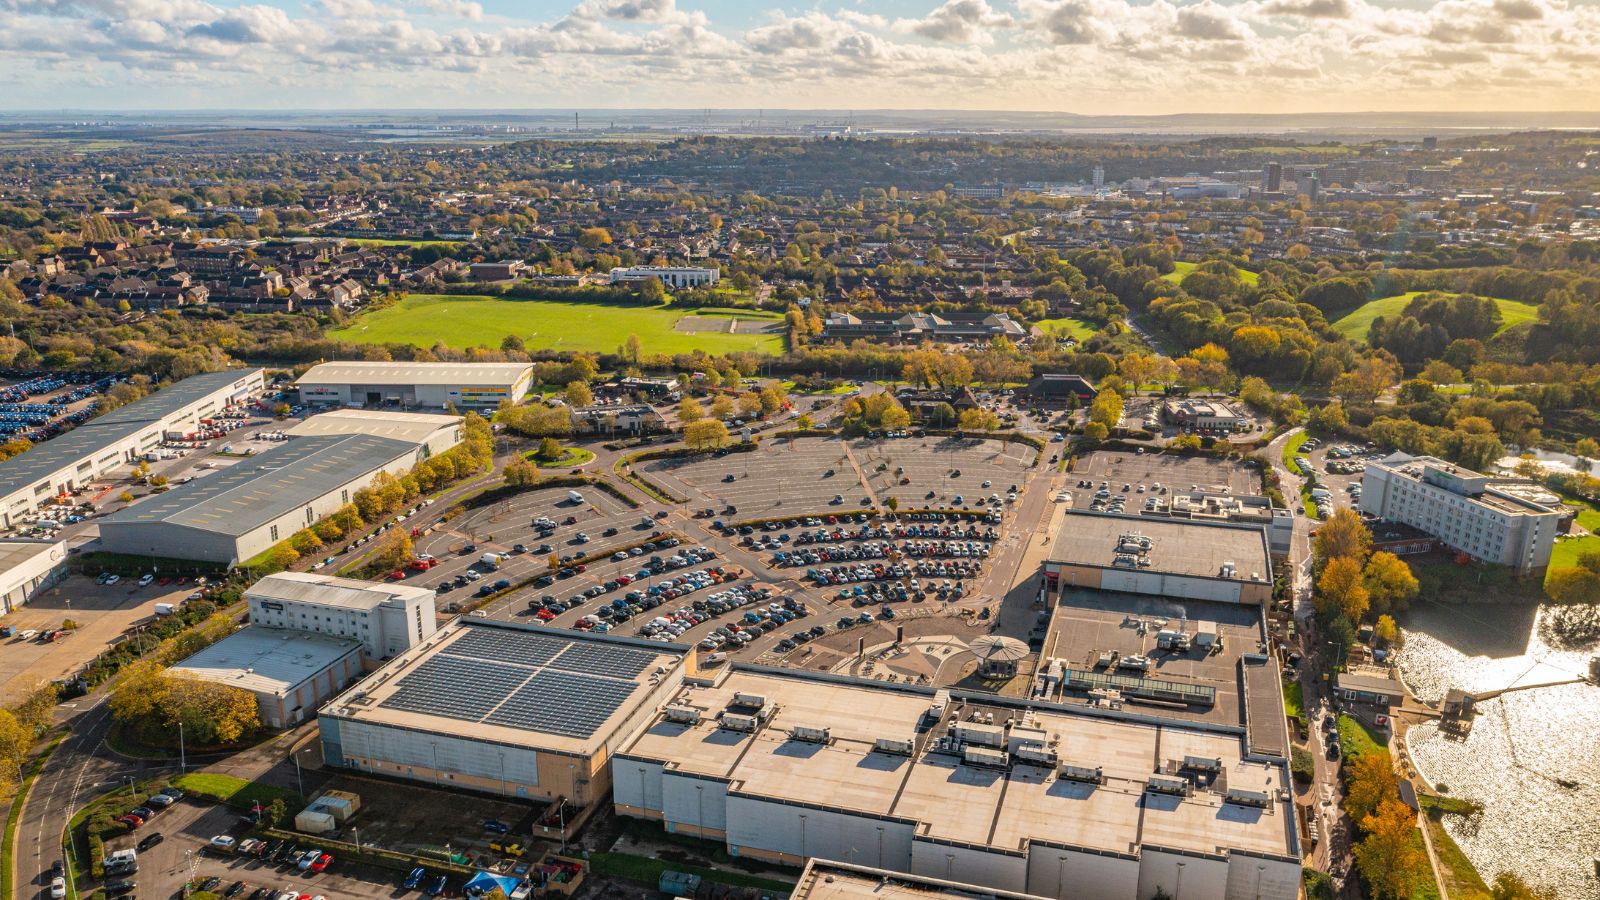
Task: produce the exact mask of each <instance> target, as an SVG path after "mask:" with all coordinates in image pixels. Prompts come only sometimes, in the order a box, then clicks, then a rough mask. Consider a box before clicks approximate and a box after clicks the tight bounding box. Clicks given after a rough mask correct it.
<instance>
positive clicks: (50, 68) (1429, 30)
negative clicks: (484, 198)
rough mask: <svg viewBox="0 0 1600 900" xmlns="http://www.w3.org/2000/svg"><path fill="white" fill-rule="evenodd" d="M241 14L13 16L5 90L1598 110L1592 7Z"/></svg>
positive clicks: (3, 56)
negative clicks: (743, 16)
mask: <svg viewBox="0 0 1600 900" xmlns="http://www.w3.org/2000/svg"><path fill="white" fill-rule="evenodd" d="M225 2H232V0H215V2H214V3H213V2H206V0H0V21H4V22H5V27H4V28H0V84H5V85H6V87H7V95H8V97H10V96H17V97H24V98H27V97H36V98H39V102H40V103H49V104H53V105H60V104H81V105H86V106H93V105H96V104H99V105H114V104H117V103H124V102H125V103H130V104H134V103H137V104H144V105H161V104H163V103H170V104H174V105H192V106H216V105H219V103H220V102H223V101H219V98H222V97H228V98H234V97H239V98H241V99H242V100H245V101H248V102H250V103H254V104H258V105H277V106H285V107H298V106H317V105H337V106H343V107H350V106H356V105H361V104H365V103H371V104H382V103H385V102H391V101H392V99H393V98H394V97H395V96H396V93H397V92H404V95H405V96H406V98H407V102H408V103H412V104H416V105H430V104H431V105H440V106H444V105H451V104H454V103H458V102H460V98H461V97H462V96H470V97H472V98H473V101H472V102H473V104H474V105H494V104H497V103H503V104H504V105H507V106H539V105H551V106H564V105H572V104H574V103H603V104H605V105H619V106H621V105H629V104H633V105H642V106H650V105H661V106H684V105H688V106H701V105H710V106H735V105H750V106H756V105H760V106H790V107H793V106H830V107H839V106H855V107H858V108H871V107H907V106H920V107H952V106H963V107H968V108H974V107H976V108H982V107H993V108H1008V109H1014V108H1035V109H1055V110H1063V111H1083V112H1098V111H1117V112H1126V111H1129V110H1131V109H1139V110H1143V111H1181V110H1185V109H1197V108H1203V109H1213V110H1222V111H1225V110H1241V109H1243V110H1255V109H1263V110H1264V109H1269V108H1270V109H1274V110H1278V109H1281V110H1285V111H1289V110H1293V109H1296V108H1330V107H1332V108H1346V109H1351V108H1353V109H1373V108H1391V109H1392V108H1397V107H1399V108H1421V107H1429V106H1431V107H1435V108H1479V109H1482V108H1502V109H1504V108H1561V107H1564V108H1590V109H1592V108H1596V107H1597V106H1600V85H1597V84H1596V81H1597V80H1596V79H1595V78H1594V77H1593V73H1594V71H1596V68H1597V66H1600V60H1597V59H1596V58H1595V53H1594V51H1593V50H1592V48H1593V47H1595V46H1597V45H1600V9H1597V7H1596V6H1595V4H1593V3H1591V2H1587V0H1579V2H1574V0H1407V5H1406V6H1404V7H1402V6H1379V5H1377V4H1378V2H1380V0H925V2H928V3H929V4H930V6H932V8H930V9H929V10H928V11H927V12H926V13H925V14H924V15H921V16H912V17H901V18H893V17H889V16H885V15H883V14H882V13H881V12H878V11H876V10H875V9H874V8H873V6H872V5H871V4H868V5H866V6H863V7H858V8H857V7H853V8H849V9H844V10H839V11H824V10H822V9H819V8H813V9H810V10H806V11H799V12H789V13H785V12H781V11H774V12H772V13H770V14H769V17H768V18H767V19H766V20H764V21H762V22H761V23H760V24H758V25H756V26H754V27H747V28H736V27H731V26H730V24H729V22H728V21H727V20H722V19H720V14H719V16H718V18H712V17H708V16H707V14H706V13H704V12H701V11H698V10H695V9H684V8H680V7H679V6H678V4H677V3H676V2H675V0H569V2H571V3H572V4H573V6H572V7H570V12H568V13H567V14H566V15H558V16H550V17H528V16H522V17H508V16H501V15H486V14H485V13H484V10H483V8H482V6H481V5H480V3H479V2H477V0H297V2H298V4H299V5H297V6H296V7H294V10H293V11H292V12H288V11H285V10H284V9H281V8H279V7H277V6H268V5H260V0H255V2H247V3H246V5H242V6H232V5H222V4H223V3H225ZM1382 2H1384V3H1397V2H1400V0H1382ZM1416 3H1421V4H1423V5H1421V6H1417V5H1415V4H1416ZM933 4H938V5H933ZM408 13H409V15H408ZM1019 86H1024V87H1019ZM480 98H481V99H480ZM24 102H27V101H24ZM19 105H21V104H19Z"/></svg>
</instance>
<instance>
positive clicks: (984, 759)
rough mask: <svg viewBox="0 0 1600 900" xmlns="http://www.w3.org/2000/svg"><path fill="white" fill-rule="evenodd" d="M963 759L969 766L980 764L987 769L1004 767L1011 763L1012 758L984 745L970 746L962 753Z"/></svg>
mask: <svg viewBox="0 0 1600 900" xmlns="http://www.w3.org/2000/svg"><path fill="white" fill-rule="evenodd" d="M961 761H962V762H964V763H966V764H967V765H969V766H980V767H982V768H985V769H1004V768H1006V767H1007V766H1009V765H1010V764H1011V758H1010V757H1008V756H1006V755H1005V754H1004V753H1003V752H1001V751H999V750H987V749H985V748H983V747H968V748H967V749H966V751H965V752H963V753H962V754H961Z"/></svg>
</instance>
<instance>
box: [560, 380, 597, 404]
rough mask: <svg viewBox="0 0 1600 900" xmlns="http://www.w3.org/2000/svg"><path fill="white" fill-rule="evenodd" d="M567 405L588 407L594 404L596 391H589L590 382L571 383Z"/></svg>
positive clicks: (567, 391)
mask: <svg viewBox="0 0 1600 900" xmlns="http://www.w3.org/2000/svg"><path fill="white" fill-rule="evenodd" d="M566 395H567V405H569V406H588V405H590V404H592V403H594V391H591V390H589V384H588V382H584V381H570V382H568V383H567V388H566Z"/></svg>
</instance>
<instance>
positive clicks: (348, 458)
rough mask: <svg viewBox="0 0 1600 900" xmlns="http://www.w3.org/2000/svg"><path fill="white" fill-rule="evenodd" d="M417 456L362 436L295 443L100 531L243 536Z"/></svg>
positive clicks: (148, 504)
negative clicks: (174, 528)
mask: <svg viewBox="0 0 1600 900" xmlns="http://www.w3.org/2000/svg"><path fill="white" fill-rule="evenodd" d="M416 451H417V445H416V444H414V443H412V442H410V441H397V440H394V439H392V438H381V437H372V436H370V435H364V434H350V435H324V436H314V437H298V438H293V439H291V440H289V441H286V442H284V444H283V445H282V446H280V447H277V448H274V449H272V450H268V451H267V452H265V453H261V454H258V455H256V456H253V457H251V458H249V459H247V460H243V461H241V462H238V463H235V464H234V465H232V466H229V467H228V468H226V469H223V470H222V471H220V472H217V473H216V474H214V475H208V476H206V477H204V478H197V479H195V480H194V481H191V482H189V483H188V484H186V485H183V486H182V487H179V488H175V489H173V490H170V491H168V492H166V493H165V494H160V495H157V496H155V497H151V498H149V499H147V500H145V501H144V502H142V503H137V504H134V505H133V506H130V507H128V508H127V509H124V510H120V511H118V512H116V513H113V514H112V515H111V516H109V517H107V518H106V519H105V520H104V521H103V522H102V523H101V527H102V528H104V527H106V526H107V525H110V526H113V527H115V526H118V525H143V524H150V523H154V522H163V523H166V524H169V525H182V526H185V527H188V528H198V529H200V530H202V531H208V532H214V533H218V534H231V535H235V536H238V535H243V534H248V533H249V532H251V531H253V530H255V529H257V528H260V527H261V526H262V525H265V524H266V523H268V522H271V521H273V520H274V519H277V518H279V517H280V516H283V515H284V514H286V513H288V512H290V511H292V510H294V509H297V508H299V507H302V506H305V505H306V504H308V503H310V502H311V501H312V500H315V499H317V498H318V497H322V496H324V495H326V494H327V493H328V492H330V491H333V490H336V489H337V488H338V487H339V486H340V485H344V484H348V483H349V482H351V481H354V480H356V479H357V478H359V477H361V476H363V475H366V474H368V473H370V472H372V471H374V470H375V469H379V468H382V467H384V466H387V465H389V464H390V463H393V462H394V461H395V460H397V459H399V458H401V457H403V456H406V455H409V454H413V453H416Z"/></svg>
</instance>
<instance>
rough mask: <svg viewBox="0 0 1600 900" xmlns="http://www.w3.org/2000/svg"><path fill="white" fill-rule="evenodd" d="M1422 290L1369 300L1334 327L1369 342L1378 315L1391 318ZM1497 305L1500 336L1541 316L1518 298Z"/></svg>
mask: <svg viewBox="0 0 1600 900" xmlns="http://www.w3.org/2000/svg"><path fill="white" fill-rule="evenodd" d="M1423 293H1424V292H1423V291H1409V292H1407V293H1404V294H1397V295H1395V296H1393V297H1383V298H1380V299H1378V300H1370V301H1368V302H1367V303H1365V304H1363V305H1362V306H1360V307H1358V308H1357V309H1356V310H1355V311H1354V312H1351V313H1349V314H1348V315H1345V316H1344V317H1343V318H1340V319H1339V320H1338V321H1336V322H1334V323H1333V330H1335V331H1337V332H1339V333H1340V334H1342V335H1344V336H1345V337H1347V338H1349V339H1350V340H1352V341H1355V342H1356V343H1358V344H1365V343H1366V342H1367V332H1369V331H1371V330H1372V322H1373V320H1374V319H1376V318H1378V317H1379V316H1384V317H1386V318H1392V317H1394V316H1397V315H1399V314H1400V313H1401V312H1402V311H1403V310H1404V309H1405V308H1406V306H1407V305H1408V304H1410V303H1411V301H1412V300H1414V299H1416V298H1417V297H1418V296H1421V295H1422V294H1423ZM1494 304H1495V306H1498V307H1500V330H1499V331H1496V332H1495V334H1496V335H1499V334H1501V333H1502V332H1504V331H1506V329H1508V328H1514V327H1516V326H1517V325H1521V324H1522V323H1524V322H1532V321H1534V320H1535V319H1537V318H1539V307H1537V306H1534V305H1533V304H1531V303H1519V302H1517V301H1515V300H1498V299H1497V300H1495V301H1494Z"/></svg>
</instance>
